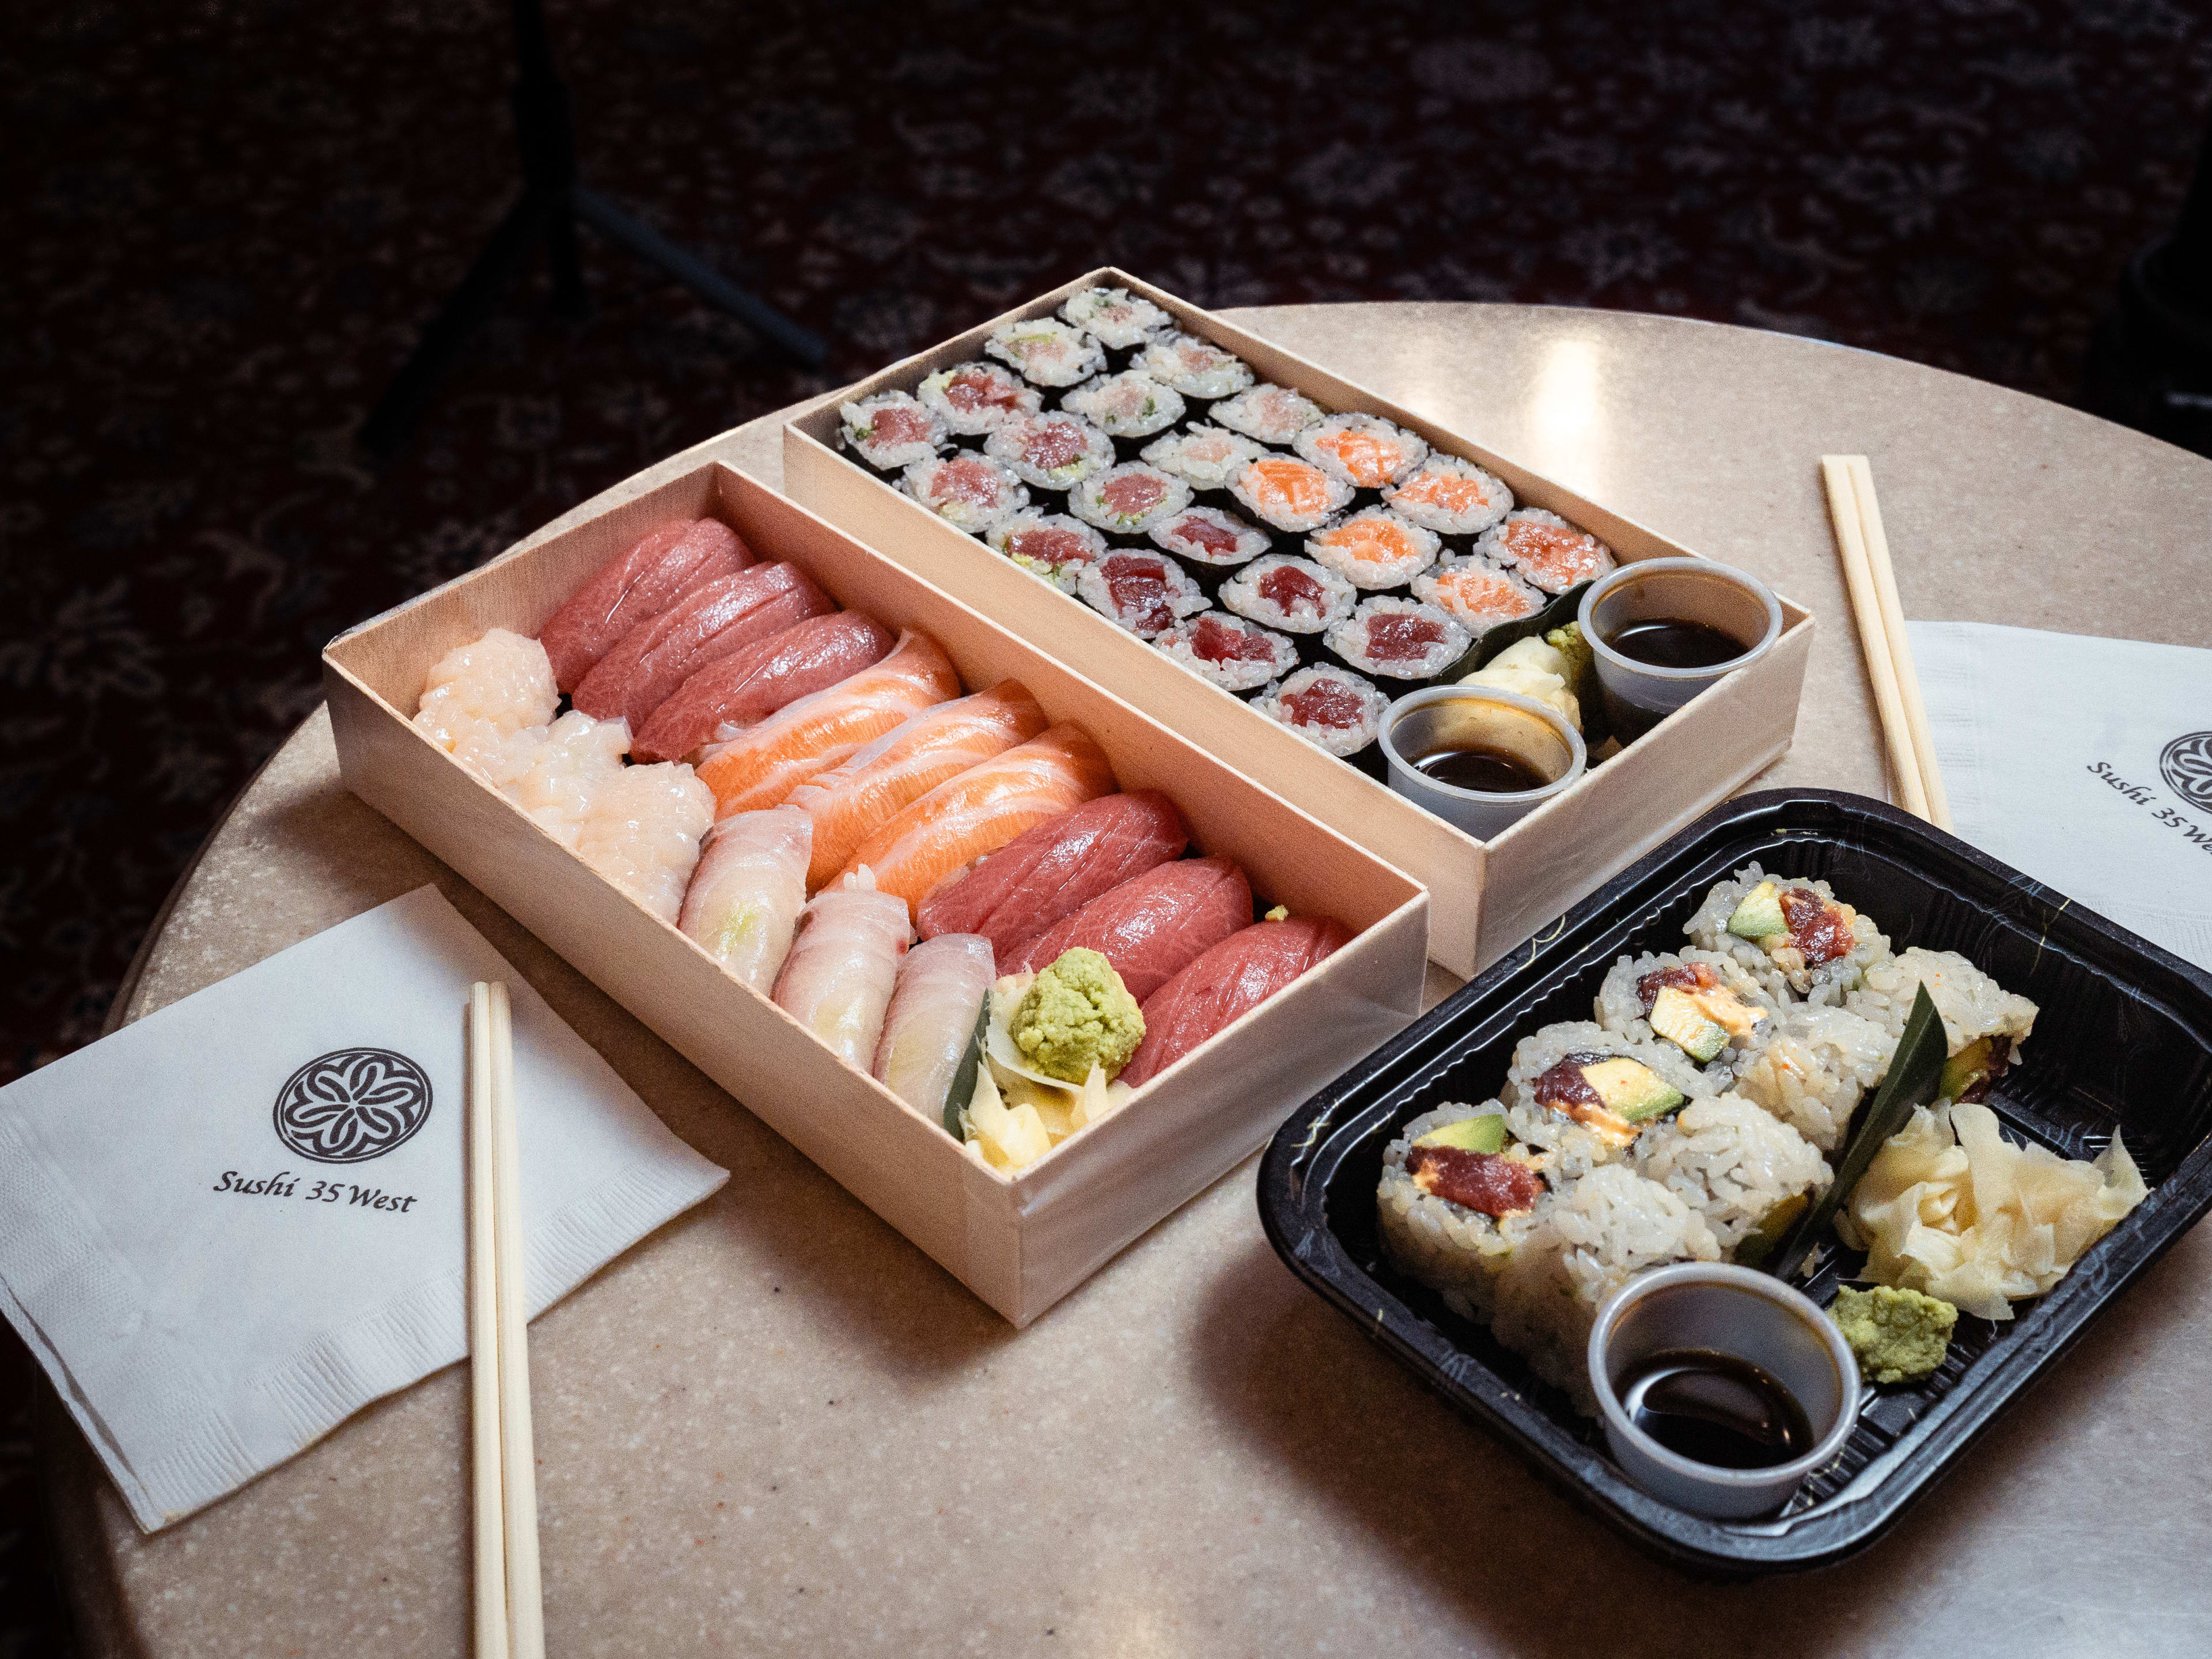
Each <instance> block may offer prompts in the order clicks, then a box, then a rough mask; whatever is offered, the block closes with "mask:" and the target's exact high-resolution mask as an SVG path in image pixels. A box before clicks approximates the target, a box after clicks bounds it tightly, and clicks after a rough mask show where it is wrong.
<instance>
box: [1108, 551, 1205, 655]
mask: <svg viewBox="0 0 2212 1659" xmlns="http://www.w3.org/2000/svg"><path fill="white" fill-rule="evenodd" d="M1075 592H1076V597H1077V598H1079V599H1081V600H1082V601H1083V602H1084V603H1085V605H1089V606H1090V607H1091V609H1092V610H1093V611H1097V612H1098V614H1099V615H1100V616H1102V617H1105V618H1106V619H1107V620H1108V621H1109V622H1111V623H1115V625H1116V626H1118V627H1121V628H1126V629H1128V630H1129V632H1131V633H1132V634H1134V635H1136V636H1137V637H1138V638H1139V639H1140V640H1149V639H1153V638H1156V637H1158V635H1161V634H1164V633H1165V632H1166V631H1167V630H1168V629H1170V628H1172V627H1174V626H1175V623H1176V618H1177V617H1188V616H1193V615H1195V614H1196V613H1197V612H1199V611H1203V610H1205V609H1206V595H1205V594H1204V593H1202V592H1200V591H1199V586H1198V584H1197V583H1196V582H1194V581H1193V580H1191V579H1190V573H1189V572H1188V571H1186V570H1185V569H1184V568H1182V566H1181V565H1179V564H1177V563H1176V562H1175V561H1174V560H1173V559H1171V558H1170V557H1168V556H1167V555H1166V554H1164V553H1127V552H1122V551H1121V550H1118V549H1117V550H1115V551H1112V552H1109V553H1108V554H1107V555H1106V556H1105V557H1104V558H1103V559H1100V560H1097V562H1094V563H1091V564H1086V565H1085V566H1084V567H1083V568H1082V569H1081V570H1079V571H1078V572H1077V573H1076V578H1075Z"/></svg>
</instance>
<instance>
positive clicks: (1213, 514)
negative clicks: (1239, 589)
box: [1152, 507, 1274, 568]
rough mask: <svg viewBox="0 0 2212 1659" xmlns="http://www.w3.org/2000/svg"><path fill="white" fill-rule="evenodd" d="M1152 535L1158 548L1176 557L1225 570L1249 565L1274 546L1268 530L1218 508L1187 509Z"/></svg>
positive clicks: (1166, 521)
mask: <svg viewBox="0 0 2212 1659" xmlns="http://www.w3.org/2000/svg"><path fill="white" fill-rule="evenodd" d="M1152 541H1153V543H1154V544H1156V545H1158V546H1160V547H1164V548H1165V549H1166V550H1168V551H1169V552H1170V553H1172V554H1174V555H1175V556H1176V557H1177V558H1180V559H1188V560H1190V561H1191V562H1193V563H1194V564H1208V565H1215V566H1218V567H1221V568H1228V567H1230V566H1232V565H1240V564H1248V563H1249V562H1251V561H1252V560H1254V559H1256V558H1258V557H1259V556H1261V554H1262V553H1265V552H1266V551H1267V550H1268V549H1269V548H1270V547H1272V546H1273V545H1274V541H1273V538H1271V537H1270V536H1269V535H1268V534H1267V532H1266V531H1264V530H1258V529H1255V528H1254V527H1253V526H1250V525H1249V524H1246V523H1245V522H1244V520H1242V519H1240V518H1238V517H1237V515H1236V514H1235V513H1224V512H1223V511H1222V510H1221V509H1220V508H1219V507H1185V508H1184V509H1183V510H1182V512H1180V513H1176V515H1175V516H1174V517H1173V518H1171V519H1164V520H1161V521H1160V522H1159V523H1158V524H1156V525H1154V526H1152Z"/></svg>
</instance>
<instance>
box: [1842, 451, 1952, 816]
mask: <svg viewBox="0 0 2212 1659" xmlns="http://www.w3.org/2000/svg"><path fill="white" fill-rule="evenodd" d="M1849 459H1850V468H1851V487H1852V490H1853V493H1854V494H1855V495H1857V497H1858V504H1859V532H1860V534H1861V535H1862V536H1863V537H1864V538H1865V540H1866V550H1867V559H1868V562H1869V563H1871V564H1872V565H1873V566H1874V591H1875V597H1876V598H1877V599H1880V600H1881V625H1882V629H1883V630H1884V631H1885V632H1886V633H1887V634H1888V635H1889V656H1890V661H1891V663H1892V665H1893V666H1894V667H1895V669H1896V671H1897V690H1898V695H1899V696H1901V697H1902V698H1903V699H1904V702H1905V726H1906V727H1907V729H1909V730H1910V731H1911V733H1912V750H1913V753H1914V754H1915V755H1916V756H1917V757H1919V761H1920V786H1921V787H1922V788H1923V789H1924V790H1925V791H1926V792H1927V794H1928V818H1929V823H1933V824H1934V825H1935V826H1936V828H1937V829H1950V828H1951V827H1952V824H1951V799H1950V797H1949V796H1948V795H1947V794H1946V793H1944V790H1943V768H1942V763H1940V762H1939V761H1937V760H1936V739H1935V738H1934V736H1933V735H1932V734H1931V733H1930V732H1929V730H1928V705H1927V704H1926V703H1925V702H1922V701H1921V697H1920V673H1919V671H1918V670H1917V669H1916V668H1915V667H1914V666H1913V665H1912V636H1911V633H1910V632H1909V631H1908V630H1907V629H1906V628H1905V607H1904V606H1903V605H1900V604H1899V603H1898V599H1897V572H1896V570H1895V568H1893V567H1892V565H1891V564H1890V562H1889V537H1888V534H1887V532H1885V531H1884V530H1883V529H1882V527H1881V500H1880V499H1879V498H1878V497H1877V496H1876V495H1875V493H1874V469H1873V468H1872V467H1871V466H1869V465H1867V458H1866V457H1865V456H1863V455H1853V456H1850V458H1849Z"/></svg>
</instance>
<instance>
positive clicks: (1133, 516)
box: [1067, 461, 1190, 536]
mask: <svg viewBox="0 0 2212 1659" xmlns="http://www.w3.org/2000/svg"><path fill="white" fill-rule="evenodd" d="M1067 505H1068V508H1069V510H1070V511H1071V512H1073V513H1074V514H1075V516H1076V517H1077V518H1079V519H1080V520H1083V521H1084V522H1085V524H1093V525H1096V526H1098V528H1099V529H1101V530H1103V531H1105V532H1108V533H1109V534H1110V535H1115V536H1141V535H1143V534H1144V533H1145V532H1146V531H1148V530H1150V529H1151V528H1152V526H1154V525H1156V524H1158V523H1159V522H1160V521H1161V520H1164V519H1166V518H1168V517H1170V515H1171V514H1174V513H1180V512H1182V510H1183V508H1185V507H1188V506H1189V505H1190V486H1189V485H1188V483H1184V482H1183V481H1182V479H1181V478H1178V477H1176V476H1175V475H1174V474H1173V473H1171V472H1163V471H1160V470H1159V468H1158V467H1156V466H1146V465H1145V464H1144V463H1143V462H1142V461H1124V462H1123V463H1122V464H1121V465H1119V466H1115V467H1109V468H1107V470H1106V471H1103V472H1098V473H1094V474H1093V475H1092V476H1091V477H1088V478H1085V480H1084V481H1083V482H1082V483H1079V484H1078V485H1077V486H1076V487H1075V488H1074V489H1072V490H1070V491H1069V492H1068V496H1067Z"/></svg>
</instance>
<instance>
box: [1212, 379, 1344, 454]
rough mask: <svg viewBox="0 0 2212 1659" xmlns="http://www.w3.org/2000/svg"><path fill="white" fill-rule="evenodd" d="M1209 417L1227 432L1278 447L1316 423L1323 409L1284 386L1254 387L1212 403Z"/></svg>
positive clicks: (1323, 415) (1317, 423)
mask: <svg viewBox="0 0 2212 1659" xmlns="http://www.w3.org/2000/svg"><path fill="white" fill-rule="evenodd" d="M1212 416H1213V418H1214V419H1215V420H1217V421H1218V422H1221V424H1222V425H1224V426H1225V427H1227V428H1229V429H1230V430H1231V432H1241V433H1243V435H1245V436H1246V437H1248V438H1257V439H1258V440H1259V441H1261V443H1263V444H1273V445H1275V446H1277V447H1283V446H1285V445H1287V444H1289V443H1291V441H1294V440H1295V439H1296V438H1297V435H1298V434H1299V433H1301V432H1303V431H1304V430H1305V429H1306V428H1308V427H1310V426H1319V425H1320V424H1321V423H1322V421H1324V420H1326V419H1327V418H1328V416H1327V412H1326V411H1325V410H1322V406H1321V405H1320V404H1317V403H1316V402H1315V401H1314V400H1313V399H1312V398H1309V397H1307V396H1306V395H1305V393H1304V392H1293V391H1291V389H1290V387H1288V386H1273V385H1266V386H1254V387H1253V388H1252V389H1251V390H1250V391H1249V392H1242V393H1239V394H1238V395H1237V396H1236V397H1234V398H1230V399H1229V401H1228V402H1226V403H1222V404H1215V405H1214V406H1213V409H1212Z"/></svg>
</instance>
